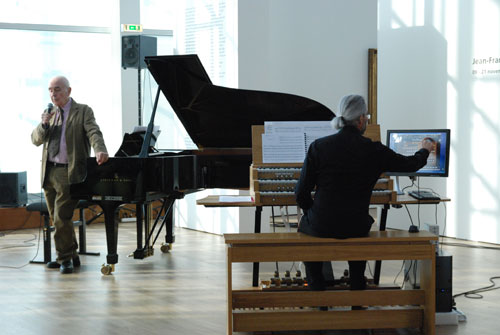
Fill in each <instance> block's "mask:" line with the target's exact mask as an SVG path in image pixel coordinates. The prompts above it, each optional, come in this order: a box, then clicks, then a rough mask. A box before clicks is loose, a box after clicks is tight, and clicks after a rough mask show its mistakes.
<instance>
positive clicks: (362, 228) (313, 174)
mask: <svg viewBox="0 0 500 335" xmlns="http://www.w3.org/2000/svg"><path fill="white" fill-rule="evenodd" d="M428 156H429V152H428V151H427V150H426V149H420V150H419V151H418V152H416V153H415V154H414V155H413V156H408V157H407V156H402V155H400V154H397V153H395V152H394V151H393V150H391V149H389V148H388V147H386V146H385V145H383V144H382V143H380V142H373V141H372V140H370V139H368V138H366V137H363V136H362V135H361V133H360V131H359V130H358V129H357V128H355V127H352V126H346V127H344V128H342V129H341V130H340V131H339V132H338V133H337V134H334V135H330V136H326V137H323V138H319V139H317V140H316V141H314V142H313V143H311V145H310V147H309V150H308V152H307V157H306V159H305V161H304V165H303V167H302V172H301V175H300V179H299V182H298V184H297V187H296V189H295V195H296V200H297V203H298V204H299V206H300V207H301V208H302V209H303V210H304V212H305V214H304V217H303V218H302V221H301V223H300V231H302V232H304V233H307V234H310V235H314V236H323V237H337V238H346V237H355V236H363V235H365V234H366V233H367V232H368V231H369V229H370V226H371V224H372V223H373V219H372V218H371V217H370V216H369V214H368V208H369V205H370V198H371V194H372V190H373V186H374V185H375V183H376V182H377V180H378V178H379V177H380V175H381V174H382V173H383V172H386V171H392V172H413V171H417V170H418V169H420V168H422V167H423V166H424V165H425V164H426V162H427V157H428ZM315 187H316V189H315ZM314 189H315V191H316V192H315V195H314V200H313V198H312V197H311V191H313V190H314Z"/></svg>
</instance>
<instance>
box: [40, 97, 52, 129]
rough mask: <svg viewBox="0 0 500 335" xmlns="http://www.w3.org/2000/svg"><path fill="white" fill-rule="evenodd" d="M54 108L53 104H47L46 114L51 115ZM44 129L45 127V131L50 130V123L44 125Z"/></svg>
mask: <svg viewBox="0 0 500 335" xmlns="http://www.w3.org/2000/svg"><path fill="white" fill-rule="evenodd" d="M52 108H54V105H53V104H52V103H51V102H49V103H48V104H47V111H46V112H45V113H47V114H50V112H51V111H52ZM42 127H43V129H48V128H49V124H48V123H44V124H42Z"/></svg>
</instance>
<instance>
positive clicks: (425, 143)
mask: <svg viewBox="0 0 500 335" xmlns="http://www.w3.org/2000/svg"><path fill="white" fill-rule="evenodd" d="M422 148H424V149H427V150H428V151H429V152H431V151H432V149H433V148H434V143H432V141H431V140H428V139H424V140H423V141H422Z"/></svg>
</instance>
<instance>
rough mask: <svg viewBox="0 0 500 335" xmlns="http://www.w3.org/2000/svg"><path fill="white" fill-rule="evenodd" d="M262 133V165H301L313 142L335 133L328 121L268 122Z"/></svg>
mask: <svg viewBox="0 0 500 335" xmlns="http://www.w3.org/2000/svg"><path fill="white" fill-rule="evenodd" d="M264 131H265V133H264V134H262V162H263V163H302V162H304V159H305V157H306V154H307V150H308V149H309V145H311V143H312V142H313V141H314V140H316V139H318V138H320V137H324V136H328V135H332V134H334V133H336V132H337V131H336V130H334V129H333V128H332V127H331V125H330V121H269V122H265V123H264Z"/></svg>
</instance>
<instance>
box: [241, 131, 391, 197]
mask: <svg viewBox="0 0 500 335" xmlns="http://www.w3.org/2000/svg"><path fill="white" fill-rule="evenodd" d="M252 128H253V129H252V141H253V146H252V148H253V150H252V157H253V163H252V165H251V167H250V194H251V195H252V196H253V198H254V200H255V204H256V205H257V206H274V205H276V206H291V205H296V202H295V192H294V191H295V186H296V185H297V182H298V179H299V177H300V171H301V167H302V163H289V164H285V163H274V164H272V163H263V162H262V143H261V138H262V137H261V135H262V133H263V131H264V128H263V126H253V127H252ZM366 136H367V137H369V138H370V139H372V140H374V141H377V140H380V126H379V125H367V131H366ZM396 198H397V192H396V191H394V186H393V180H392V179H391V178H389V177H385V176H383V175H382V176H381V178H379V180H378V182H377V184H375V187H374V189H373V192H372V197H371V201H370V203H371V204H373V205H382V204H389V203H390V202H391V201H392V202H394V201H396Z"/></svg>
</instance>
